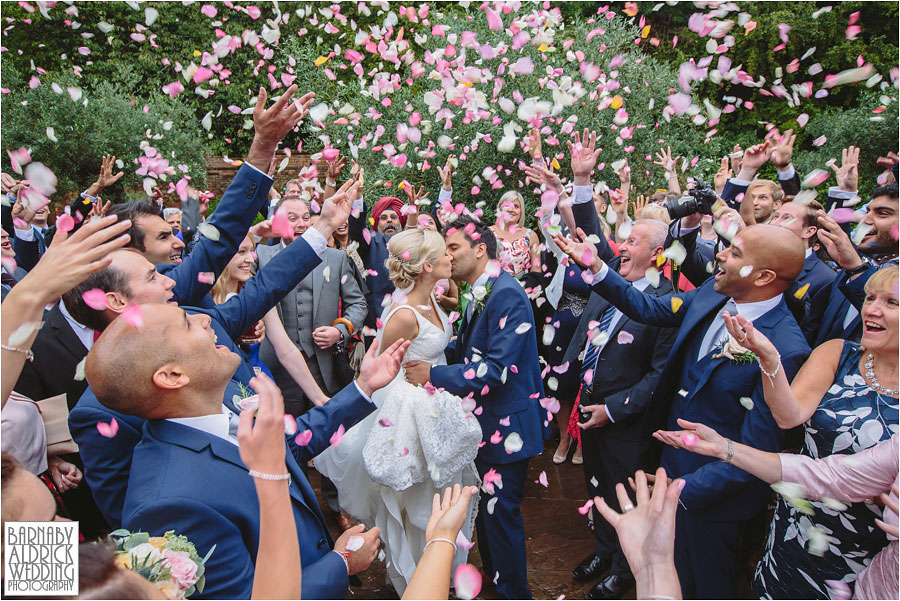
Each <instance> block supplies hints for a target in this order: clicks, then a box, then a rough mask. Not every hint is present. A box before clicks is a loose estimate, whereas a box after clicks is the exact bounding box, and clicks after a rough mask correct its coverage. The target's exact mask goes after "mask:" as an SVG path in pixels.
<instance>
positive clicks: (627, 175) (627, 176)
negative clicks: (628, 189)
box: [616, 159, 631, 186]
mask: <svg viewBox="0 0 900 601" xmlns="http://www.w3.org/2000/svg"><path fill="white" fill-rule="evenodd" d="M624 160H625V164H624V165H622V168H621V169H619V170H618V171H616V177H618V178H619V183H621V184H622V185H623V186H625V185H628V184H630V183H631V167H629V166H628V159H624Z"/></svg>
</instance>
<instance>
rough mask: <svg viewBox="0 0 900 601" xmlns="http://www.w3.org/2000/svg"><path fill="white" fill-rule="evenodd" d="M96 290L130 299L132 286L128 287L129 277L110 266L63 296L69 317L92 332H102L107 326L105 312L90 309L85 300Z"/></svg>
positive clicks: (92, 275)
mask: <svg viewBox="0 0 900 601" xmlns="http://www.w3.org/2000/svg"><path fill="white" fill-rule="evenodd" d="M94 288H99V289H100V290H102V291H103V292H119V293H121V294H124V295H125V296H127V297H130V296H131V286H129V285H128V276H127V275H125V273H124V272H122V271H120V270H118V269H116V268H115V267H113V266H112V265H110V266H109V267H107V268H106V269H101V270H100V271H96V272H94V273H92V274H91V275H89V276H88V277H87V279H86V280H85V281H83V282H82V283H80V284H78V285H77V286H75V287H74V288H72V289H71V290H69V291H68V292H66V293H65V294H63V297H62V299H63V302H64V303H65V304H66V309H67V310H68V311H69V315H71V316H72V317H74V318H75V321H77V322H78V323H80V324H82V325H85V326H87V327H89V328H91V329H92V330H96V331H98V332H102V331H103V330H104V329H105V328H106V325H107V324H106V320H105V319H104V317H103V311H98V310H96V309H92V308H90V307H89V306H88V305H87V303H86V302H84V298H83V295H84V293H85V292H87V291H88V290H93V289H94Z"/></svg>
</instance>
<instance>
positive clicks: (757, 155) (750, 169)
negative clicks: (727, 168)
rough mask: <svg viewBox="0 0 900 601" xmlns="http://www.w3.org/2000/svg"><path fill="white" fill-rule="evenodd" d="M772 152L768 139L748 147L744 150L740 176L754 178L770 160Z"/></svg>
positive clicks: (745, 178)
mask: <svg viewBox="0 0 900 601" xmlns="http://www.w3.org/2000/svg"><path fill="white" fill-rule="evenodd" d="M771 152H772V150H771V148H770V147H769V142H768V141H766V142H763V143H762V144H757V145H756V146H751V147H750V148H748V149H747V151H746V152H744V160H743V162H742V163H741V171H740V173H739V174H738V178H739V179H743V180H748V181H749V180H752V179H753V176H754V175H756V172H757V171H759V169H760V168H761V167H762V166H763V165H765V164H766V161H768V160H769V155H770V154H771Z"/></svg>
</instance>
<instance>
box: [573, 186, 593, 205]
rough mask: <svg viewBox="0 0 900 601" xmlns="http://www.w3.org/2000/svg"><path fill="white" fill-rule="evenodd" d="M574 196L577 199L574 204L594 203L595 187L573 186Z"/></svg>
mask: <svg viewBox="0 0 900 601" xmlns="http://www.w3.org/2000/svg"><path fill="white" fill-rule="evenodd" d="M572 196H574V197H575V200H573V201H572V203H573V204H577V205H580V204H583V203H586V202H594V186H591V185H587V186H572Z"/></svg>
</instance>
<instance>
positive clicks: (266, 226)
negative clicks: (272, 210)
mask: <svg viewBox="0 0 900 601" xmlns="http://www.w3.org/2000/svg"><path fill="white" fill-rule="evenodd" d="M250 235H251V236H256V237H257V238H278V234H276V233H275V232H273V231H272V221H271V220H270V219H265V220H263V221H260V222H259V223H257V224H255V225H253V226H251V227H250Z"/></svg>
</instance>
